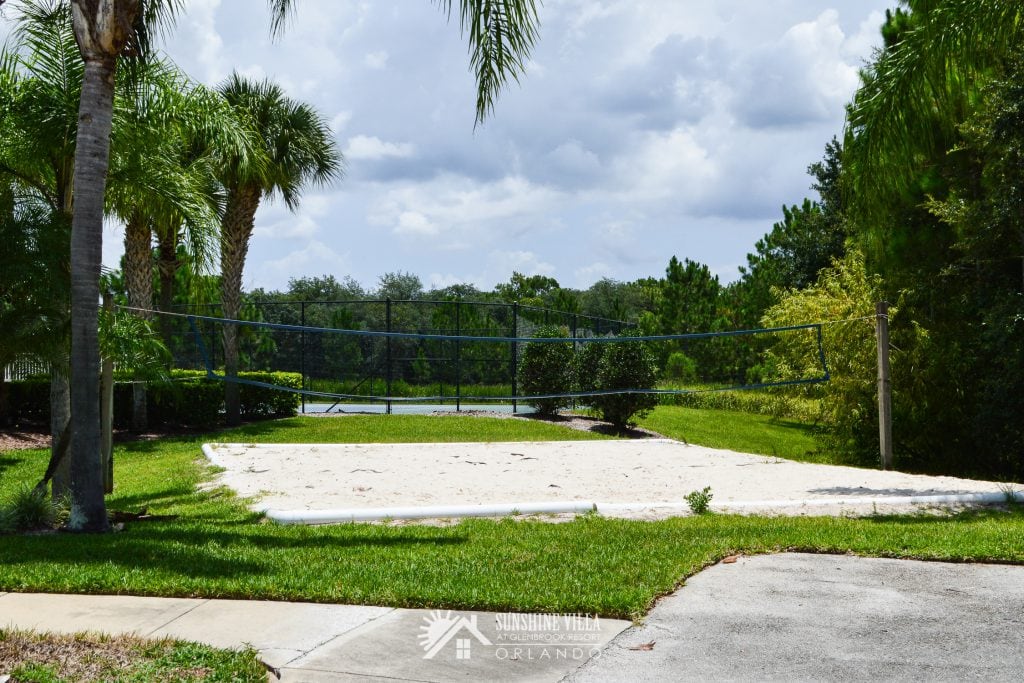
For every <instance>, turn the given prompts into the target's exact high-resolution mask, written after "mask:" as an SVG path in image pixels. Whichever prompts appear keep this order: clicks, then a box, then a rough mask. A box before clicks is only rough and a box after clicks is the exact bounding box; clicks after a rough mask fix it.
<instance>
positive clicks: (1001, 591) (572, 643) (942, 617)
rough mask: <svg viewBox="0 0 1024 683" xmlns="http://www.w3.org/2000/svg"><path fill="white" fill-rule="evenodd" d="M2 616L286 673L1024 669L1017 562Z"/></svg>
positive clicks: (58, 603) (105, 605) (780, 567)
mask: <svg viewBox="0 0 1024 683" xmlns="http://www.w3.org/2000/svg"><path fill="white" fill-rule="evenodd" d="M1011 542H1022V541H1021V540H1020V539H1014V540H1013V541H1011ZM4 626H15V627H18V628H24V629H33V630H37V631H53V632H63V633H73V632H79V631H103V632H107V633H128V632H134V633H137V634H139V635H143V636H151V637H162V636H171V637H175V638H180V639H185V640H195V641H199V642H204V643H209V644H211V645H215V646H219V647H241V646H244V645H252V646H253V647H255V648H256V649H258V650H259V651H260V654H261V657H262V658H263V660H264V661H265V662H267V663H268V664H270V665H272V666H274V667H278V668H280V670H281V674H282V679H283V680H286V681H545V682H552V683H553V682H555V681H572V682H573V683H577V682H578V683H589V682H590V681H594V682H596V683H605V682H607V681H628V682H630V683H637V682H640V681H659V682H660V681H665V682H666V683H668V682H674V681H680V680H786V681H802V680H807V681H821V680H829V681H832V680H835V681H848V680H863V681H875V680H917V679H925V680H949V681H960V680H969V679H984V680H991V681H1003V680H1006V681H1019V680H1020V676H1021V671H1022V670H1024V567H1022V566H1004V565H982V564H947V563H939V562H915V561H910V560H890V559H866V558H860V557H849V556H833V555H804V554H797V553H793V554H782V555H765V556H758V557H742V558H739V560H738V561H736V562H734V563H730V564H725V563H722V564H718V565H716V566H714V567H711V568H709V569H707V570H705V571H703V572H701V573H700V574H698V575H696V576H693V577H691V578H690V579H688V580H687V581H686V585H685V586H683V587H682V588H681V589H679V590H678V591H676V592H675V593H673V594H671V595H669V596H666V597H665V598H664V599H662V600H660V601H659V602H658V604H657V605H655V607H654V609H653V610H652V611H651V612H650V614H648V615H647V617H646V618H645V619H644V623H643V625H641V626H635V627H634V626H631V625H630V624H629V623H628V622H625V621H617V620H611V619H600V620H597V621H595V620H592V619H587V618H574V617H572V616H563V615H535V614H532V615H531V614H501V613H489V612H448V611H430V610H408V609H392V608H386V607H360V606H346V605H318V604H311V603H287V602H260V601H240V600H195V599H176V598H136V597H119V596H87V595H48V594H20V593H7V594H3V593H0V627H4ZM2 674H3V672H0V677H2Z"/></svg>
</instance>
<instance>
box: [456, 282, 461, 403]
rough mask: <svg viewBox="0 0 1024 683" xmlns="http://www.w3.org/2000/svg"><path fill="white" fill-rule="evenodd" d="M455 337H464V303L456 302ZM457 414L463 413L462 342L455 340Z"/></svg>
mask: <svg viewBox="0 0 1024 683" xmlns="http://www.w3.org/2000/svg"><path fill="white" fill-rule="evenodd" d="M455 336H456V337H461V336H462V301H461V300H458V301H456V302H455ZM455 412H457V413H459V412H462V341H461V340H459V339H456V340H455Z"/></svg>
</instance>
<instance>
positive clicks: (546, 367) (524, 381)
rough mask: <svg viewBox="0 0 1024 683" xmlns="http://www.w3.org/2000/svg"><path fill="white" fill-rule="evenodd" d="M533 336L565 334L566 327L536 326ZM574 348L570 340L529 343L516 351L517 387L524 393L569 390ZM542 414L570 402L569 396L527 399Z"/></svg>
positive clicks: (548, 336) (567, 333)
mask: <svg viewBox="0 0 1024 683" xmlns="http://www.w3.org/2000/svg"><path fill="white" fill-rule="evenodd" d="M534 336H535V337H542V338H552V337H568V336H569V331H568V330H567V329H565V328H558V327H553V326H546V327H541V328H539V329H538V330H537V331H536V333H535V334H534ZM572 361H573V348H572V343H571V342H528V343H526V344H524V345H523V349H522V351H521V352H520V354H519V389H520V391H521V392H522V393H524V394H530V395H543V394H565V393H568V392H570V391H572V385H573V372H572ZM527 403H528V404H529V405H531V406H533V407H534V408H536V409H537V412H539V413H540V414H542V415H554V414H555V413H557V412H558V409H559V408H565V407H567V406H568V405H569V403H570V399H568V398H539V399H534V400H530V401H527Z"/></svg>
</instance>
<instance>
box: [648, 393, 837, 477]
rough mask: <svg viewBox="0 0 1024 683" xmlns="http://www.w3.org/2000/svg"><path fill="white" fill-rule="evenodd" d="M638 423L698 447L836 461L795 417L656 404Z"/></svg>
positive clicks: (793, 458) (810, 428)
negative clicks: (777, 416)
mask: <svg viewBox="0 0 1024 683" xmlns="http://www.w3.org/2000/svg"><path fill="white" fill-rule="evenodd" d="M640 426H641V427H646V428H647V429H651V430H653V431H656V432H658V433H659V434H664V435H665V436H667V437H670V438H673V439H678V440H679V441H685V442H686V443H691V444H695V445H698V446H708V447H709V448H727V449H729V450H733V451H739V452H741V453H757V454H760V455H774V456H776V457H779V458H788V459H790V460H800V461H803V462H816V463H825V464H837V463H836V462H835V461H834V460H833V456H832V455H831V454H829V453H827V452H825V451H823V449H822V448H821V444H819V443H818V440H817V439H816V438H815V434H814V428H813V427H811V426H810V425H807V424H803V423H801V422H797V421H795V420H786V419H779V418H773V417H768V416H766V415H755V414H752V413H740V412H734V411H729V410H710V409H706V408H682V407H678V406H658V407H657V408H655V409H654V410H653V411H652V412H651V414H650V415H649V416H648V417H646V418H644V419H642V420H640Z"/></svg>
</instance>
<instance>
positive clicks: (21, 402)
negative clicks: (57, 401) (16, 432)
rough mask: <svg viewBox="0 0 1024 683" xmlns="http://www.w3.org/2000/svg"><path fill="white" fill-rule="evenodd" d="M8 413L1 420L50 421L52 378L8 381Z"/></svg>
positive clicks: (14, 421) (11, 421) (6, 384)
mask: <svg viewBox="0 0 1024 683" xmlns="http://www.w3.org/2000/svg"><path fill="white" fill-rule="evenodd" d="M5 386H6V389H7V410H8V412H7V414H6V415H2V416H0V420H2V421H3V422H7V423H17V422H20V421H22V420H26V421H29V422H37V423H49V421H50V379H49V378H48V377H30V378H28V379H23V380H18V381H15V382H6V383H5Z"/></svg>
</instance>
